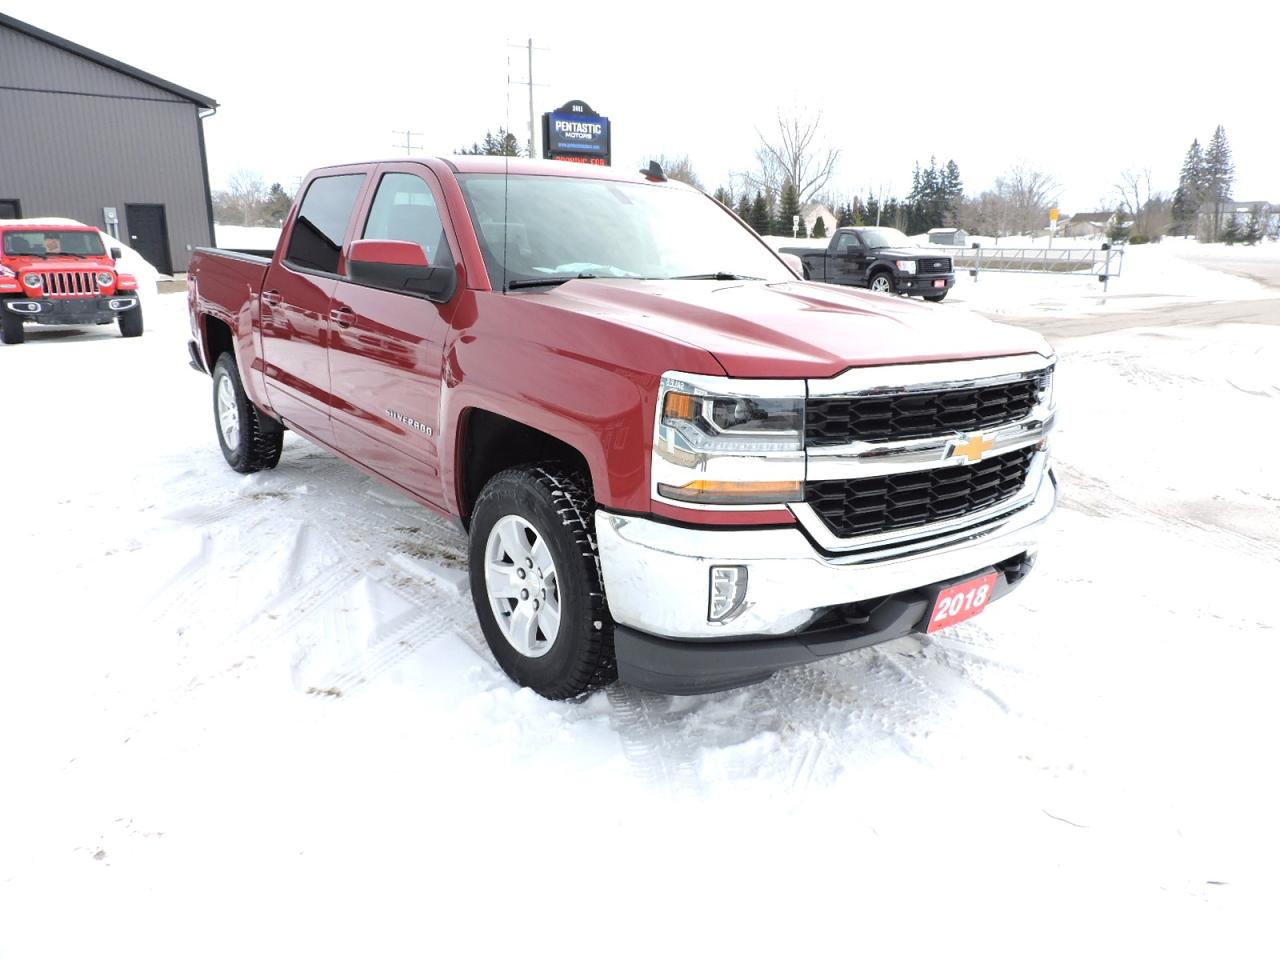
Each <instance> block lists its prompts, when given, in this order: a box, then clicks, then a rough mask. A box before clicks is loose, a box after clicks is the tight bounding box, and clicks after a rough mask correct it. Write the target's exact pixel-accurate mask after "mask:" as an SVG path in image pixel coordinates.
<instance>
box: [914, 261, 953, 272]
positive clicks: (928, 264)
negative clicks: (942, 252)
mask: <svg viewBox="0 0 1280 960" xmlns="http://www.w3.org/2000/svg"><path fill="white" fill-rule="evenodd" d="M919 270H920V272H921V273H950V272H951V258H950V257H923V258H922V259H921V260H920V266H919Z"/></svg>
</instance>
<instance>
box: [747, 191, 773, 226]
mask: <svg viewBox="0 0 1280 960" xmlns="http://www.w3.org/2000/svg"><path fill="white" fill-rule="evenodd" d="M772 219H773V218H772V217H770V216H769V204H768V202H767V201H766V200H765V198H764V194H762V193H760V192H758V191H757V193H756V198H755V199H754V200H752V201H751V219H750V221H749V222H750V223H751V229H753V230H755V232H756V233H758V234H760V235H761V236H762V237H765V236H769V234H770V228H771V227H772V226H773V224H772Z"/></svg>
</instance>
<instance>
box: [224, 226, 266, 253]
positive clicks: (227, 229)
mask: <svg viewBox="0 0 1280 960" xmlns="http://www.w3.org/2000/svg"><path fill="white" fill-rule="evenodd" d="M213 236H214V245H215V246H219V247H223V248H225V249H228V250H274V249H275V248H276V245H277V244H278V243H279V242H280V228H279V227H241V226H236V225H235V224H227V223H215V224H214V225H213Z"/></svg>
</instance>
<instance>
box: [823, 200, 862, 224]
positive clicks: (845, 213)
mask: <svg viewBox="0 0 1280 960" xmlns="http://www.w3.org/2000/svg"><path fill="white" fill-rule="evenodd" d="M815 226H816V224H815ZM836 226H837V227H852V226H853V204H852V203H846V204H845V205H844V206H843V207H841V208H840V215H839V216H838V217H836Z"/></svg>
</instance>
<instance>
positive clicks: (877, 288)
mask: <svg viewBox="0 0 1280 960" xmlns="http://www.w3.org/2000/svg"><path fill="white" fill-rule="evenodd" d="M867 288H868V289H869V290H870V291H871V292H872V293H888V294H894V293H897V292H898V291H897V288H896V287H895V286H894V283H893V274H891V273H890V272H889V271H888V270H879V271H877V272H876V273H873V274H872V275H871V279H870V280H868V281H867Z"/></svg>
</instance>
